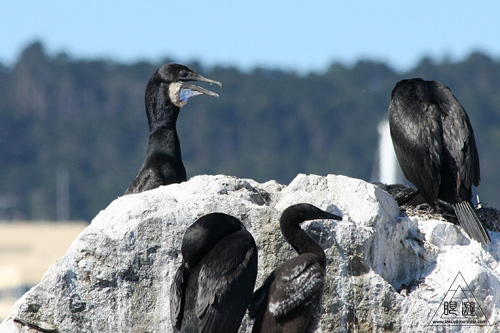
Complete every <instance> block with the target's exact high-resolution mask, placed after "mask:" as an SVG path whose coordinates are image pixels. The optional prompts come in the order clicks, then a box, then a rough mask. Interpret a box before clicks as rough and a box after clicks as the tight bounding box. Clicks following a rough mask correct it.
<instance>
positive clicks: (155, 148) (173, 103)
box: [125, 64, 222, 194]
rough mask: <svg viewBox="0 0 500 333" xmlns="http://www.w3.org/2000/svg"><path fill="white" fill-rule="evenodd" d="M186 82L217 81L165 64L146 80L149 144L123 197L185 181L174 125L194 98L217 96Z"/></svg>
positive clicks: (189, 69)
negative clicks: (185, 106) (180, 113)
mask: <svg viewBox="0 0 500 333" xmlns="http://www.w3.org/2000/svg"><path fill="white" fill-rule="evenodd" d="M188 81H203V82H208V83H210V84H217V85H219V86H220V87H222V84H221V83H220V82H217V81H214V80H210V79H207V78H204V77H203V76H201V75H199V74H198V73H196V72H195V71H194V70H192V69H191V68H188V67H186V66H183V65H179V64H166V65H163V66H161V67H160V68H158V70H157V71H156V72H155V73H154V74H153V76H151V78H150V79H149V82H148V85H147V87H146V93H145V101H146V115H147V117H148V124H149V132H150V134H149V143H148V150H147V155H146V159H145V160H144V162H143V164H142V167H141V169H140V170H139V173H138V174H137V176H136V177H135V179H134V180H133V181H132V184H130V186H129V188H128V189H127V191H126V192H125V194H131V193H139V192H143V191H147V190H151V189H154V188H157V187H159V186H161V185H168V184H172V183H181V182H183V181H186V169H184V164H182V157H181V147H180V143H179V137H178V136H177V129H176V126H175V125H176V122H177V116H178V115H179V111H180V109H181V107H183V106H184V105H186V103H187V101H188V99H189V98H190V97H193V96H198V95H201V94H206V95H209V96H213V97H219V95H218V94H216V93H214V92H212V91H209V90H207V89H204V88H201V87H198V86H195V85H194V84H191V83H189V82H188Z"/></svg>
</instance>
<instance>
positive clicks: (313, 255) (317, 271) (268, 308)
mask: <svg viewBox="0 0 500 333" xmlns="http://www.w3.org/2000/svg"><path fill="white" fill-rule="evenodd" d="M316 219H335V220H341V219H342V218H341V217H340V216H337V215H333V214H330V213H327V212H325V211H322V210H321V209H319V208H317V207H315V206H313V205H309V204H297V205H293V206H290V207H288V208H287V209H285V211H284V212H283V214H282V215H281V218H280V227H281V233H282V234H283V237H284V238H285V240H286V241H287V242H288V243H289V244H290V245H291V246H292V247H293V248H294V249H295V251H297V253H298V254H299V255H298V256H297V257H295V258H292V259H290V260H288V261H286V262H284V263H283V264H281V265H280V266H279V267H278V268H276V269H275V270H274V271H273V272H272V273H271V274H270V275H269V276H268V277H267V278H266V280H265V281H264V283H263V284H262V287H260V288H259V289H257V290H256V291H255V293H254V295H253V298H252V302H251V303H250V306H249V308H248V310H249V311H248V313H249V316H250V318H252V319H255V323H254V326H253V330H252V332H270V333H272V332H290V333H291V332H297V333H299V332H313V331H314V330H315V329H316V327H317V326H318V324H319V320H320V318H321V298H322V296H323V285H324V279H325V274H326V256H325V252H324V251H323V249H322V248H321V246H319V245H318V244H317V243H316V242H315V241H314V240H313V239H312V238H311V237H309V235H307V233H306V232H305V231H304V230H302V229H301V228H300V224H301V223H302V222H304V221H307V220H316Z"/></svg>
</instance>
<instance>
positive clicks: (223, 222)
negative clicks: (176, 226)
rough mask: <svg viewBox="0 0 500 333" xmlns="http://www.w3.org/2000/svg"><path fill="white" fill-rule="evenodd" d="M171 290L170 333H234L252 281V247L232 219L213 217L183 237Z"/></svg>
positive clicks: (249, 237) (254, 267)
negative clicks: (179, 263)
mask: <svg viewBox="0 0 500 333" xmlns="http://www.w3.org/2000/svg"><path fill="white" fill-rule="evenodd" d="M181 252H182V257H183V261H182V264H181V266H180V267H179V269H178V270H177V273H176V274H175V276H174V280H173V282H172V286H171V288H170V319H171V321H172V326H173V329H174V332H227V333H232V332H237V331H238V328H239V327H240V324H241V320H242V319H243V316H244V315H245V311H246V309H247V307H248V304H249V303H250V300H251V298H252V292H253V288H254V286H255V279H256V277H257V247H256V245H255V241H254V239H253V237H252V235H251V234H250V233H249V232H248V231H247V230H246V229H245V227H244V226H243V224H242V223H241V222H240V221H239V220H238V219H236V218H235V217H232V216H229V215H226V214H222V213H213V214H208V215H205V216H203V217H201V218H200V219H198V220H197V221H196V222H195V223H194V224H192V225H191V226H190V227H189V228H188V229H187V230H186V233H185V234H184V238H183V240H182V248H181Z"/></svg>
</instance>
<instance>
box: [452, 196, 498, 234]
mask: <svg viewBox="0 0 500 333" xmlns="http://www.w3.org/2000/svg"><path fill="white" fill-rule="evenodd" d="M453 210H454V211H455V215H456V216H457V218H458V223H459V224H460V226H461V227H462V228H464V230H465V232H466V233H467V234H468V235H469V236H470V237H472V238H474V239H475V240H476V241H478V242H480V243H482V244H488V243H491V239H490V235H489V234H488V231H487V230H486V229H485V228H484V226H483V224H482V223H481V221H480V220H479V217H478V216H477V214H476V212H475V211H474V208H472V205H471V204H470V202H468V201H462V202H459V203H456V204H453Z"/></svg>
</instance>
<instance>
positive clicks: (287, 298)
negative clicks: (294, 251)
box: [269, 253, 324, 317]
mask: <svg viewBox="0 0 500 333" xmlns="http://www.w3.org/2000/svg"><path fill="white" fill-rule="evenodd" d="M323 279H324V270H323V268H322V267H321V265H320V263H319V258H318V256H316V255H314V254H311V253H304V254H301V255H299V256H297V257H295V258H292V259H290V260H288V261H286V262H284V263H283V264H282V265H281V266H280V267H278V269H277V270H276V273H275V279H274V283H273V284H272V286H271V290H270V293H269V311H270V312H271V314H272V315H273V316H275V317H280V316H283V315H286V314H287V313H290V312H291V311H292V310H294V309H295V308H297V307H299V306H302V305H308V304H310V302H311V301H314V299H313V298H312V297H314V296H315V295H317V294H318V293H321V292H322V289H323V284H324V282H323Z"/></svg>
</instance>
